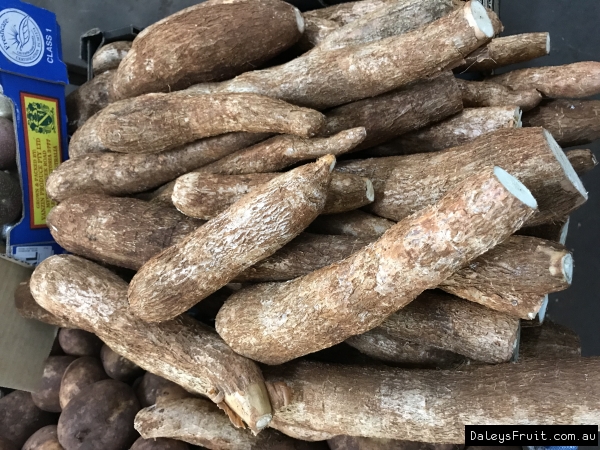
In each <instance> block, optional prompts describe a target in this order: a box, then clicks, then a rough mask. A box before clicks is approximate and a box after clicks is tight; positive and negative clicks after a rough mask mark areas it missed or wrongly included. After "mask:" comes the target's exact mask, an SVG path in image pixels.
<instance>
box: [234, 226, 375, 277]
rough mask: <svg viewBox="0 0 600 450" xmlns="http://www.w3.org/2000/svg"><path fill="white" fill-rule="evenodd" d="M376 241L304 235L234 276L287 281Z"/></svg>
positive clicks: (347, 237) (348, 237)
mask: <svg viewBox="0 0 600 450" xmlns="http://www.w3.org/2000/svg"><path fill="white" fill-rule="evenodd" d="M373 240H374V239H369V238H366V239H365V238H357V237H352V236H327V235H319V234H309V233H302V234H301V235H300V236H298V237H297V238H296V239H294V240H293V241H292V242H290V243H289V244H287V245H286V246H285V247H283V248H282V249H281V250H279V251H277V252H276V253H275V254H274V255H273V256H271V257H269V258H266V259H263V260H262V261H260V262H258V263H256V264H254V265H253V266H252V267H250V268H248V269H246V270H245V271H244V272H242V273H241V274H239V275H238V276H237V277H235V281H237V282H240V283H243V282H262V281H287V280H291V279H294V278H297V277H300V276H303V275H306V274H308V273H310V272H313V271H315V270H318V269H320V268H322V267H325V266H328V265H330V264H333V263H336V262H338V261H341V260H342V259H344V258H347V257H348V256H350V255H351V254H352V253H354V252H356V251H358V250H360V249H361V248H363V247H365V246H367V245H369V244H370V243H371V242H373Z"/></svg>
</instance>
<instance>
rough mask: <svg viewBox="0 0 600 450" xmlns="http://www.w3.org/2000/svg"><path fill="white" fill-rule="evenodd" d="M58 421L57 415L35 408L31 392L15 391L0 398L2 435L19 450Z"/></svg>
mask: <svg viewBox="0 0 600 450" xmlns="http://www.w3.org/2000/svg"><path fill="white" fill-rule="evenodd" d="M56 420H57V416H56V414H51V413H49V412H45V411H42V410H41V409H39V408H38V407H37V406H35V403H33V399H32V398H31V394H30V393H29V392H23V391H13V392H11V393H10V394H8V395H7V396H6V397H2V398H0V433H1V435H2V437H3V438H4V439H5V440H7V441H9V442H12V443H13V444H14V445H15V446H16V447H17V448H21V447H22V446H23V444H24V443H25V441H26V440H27V438H29V436H31V435H32V434H33V433H35V432H36V431H37V430H39V429H40V428H42V427H45V426H46V425H50V424H53V423H56ZM8 448H10V447H8Z"/></svg>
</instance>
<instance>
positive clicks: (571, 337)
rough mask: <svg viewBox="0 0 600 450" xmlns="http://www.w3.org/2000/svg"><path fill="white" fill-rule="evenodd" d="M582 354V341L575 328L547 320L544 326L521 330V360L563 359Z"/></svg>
mask: <svg viewBox="0 0 600 450" xmlns="http://www.w3.org/2000/svg"><path fill="white" fill-rule="evenodd" d="M580 356H581V342H580V340H579V336H578V335H577V333H575V332H574V331H573V330H570V329H569V328H567V327H563V326H562V325H559V324H557V323H554V322H550V321H548V320H546V321H545V322H544V324H543V325H542V326H539V327H526V328H523V330H521V345H520V346H519V360H520V361H523V360H528V359H538V360H540V359H547V360H551V361H552V360H554V361H557V360H562V359H566V358H578V357H580Z"/></svg>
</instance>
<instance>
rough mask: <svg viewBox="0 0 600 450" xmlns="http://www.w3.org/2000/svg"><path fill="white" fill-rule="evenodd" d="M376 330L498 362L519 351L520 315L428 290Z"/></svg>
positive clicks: (509, 357) (493, 362) (480, 359)
mask: <svg viewBox="0 0 600 450" xmlns="http://www.w3.org/2000/svg"><path fill="white" fill-rule="evenodd" d="M375 330H381V331H383V332H385V333H387V334H388V335H389V336H391V337H392V338H393V339H402V340H408V341H410V342H414V343H417V344H421V345H425V346H433V347H436V348H438V349H442V350H447V351H450V352H454V353H458V354H459V355H464V356H466V357H468V358H471V359H474V360H476V361H483V362H486V363H489V364H497V363H502V362H507V361H510V360H511V359H512V358H513V356H514V354H515V351H516V349H517V345H518V338H519V319H518V318H516V317H511V316H508V315H506V314H504V313H500V312H497V311H493V310H491V309H488V308H485V307H483V306H480V305H476V304H474V303H472V302H469V301H466V300H463V299H460V298H458V297H454V296H451V295H448V294H444V293H442V292H439V291H425V292H424V293H423V294H421V296H419V297H418V298H417V299H416V300H415V301H413V302H412V303H411V304H409V305H407V306H406V307H405V308H403V309H401V310H399V311H397V312H396V313H394V314H392V315H391V316H389V317H388V318H387V319H386V320H384V321H383V323H382V324H381V325H380V326H379V327H377V328H375Z"/></svg>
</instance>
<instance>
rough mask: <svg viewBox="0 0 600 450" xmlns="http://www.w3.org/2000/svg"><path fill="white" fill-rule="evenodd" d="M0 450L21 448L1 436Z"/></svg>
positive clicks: (17, 449)
mask: <svg viewBox="0 0 600 450" xmlns="http://www.w3.org/2000/svg"><path fill="white" fill-rule="evenodd" d="M139 448H142V447H139ZM0 450H19V448H18V447H17V446H16V445H15V444H13V443H12V442H11V441H9V440H8V439H5V438H3V437H2V436H0Z"/></svg>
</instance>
